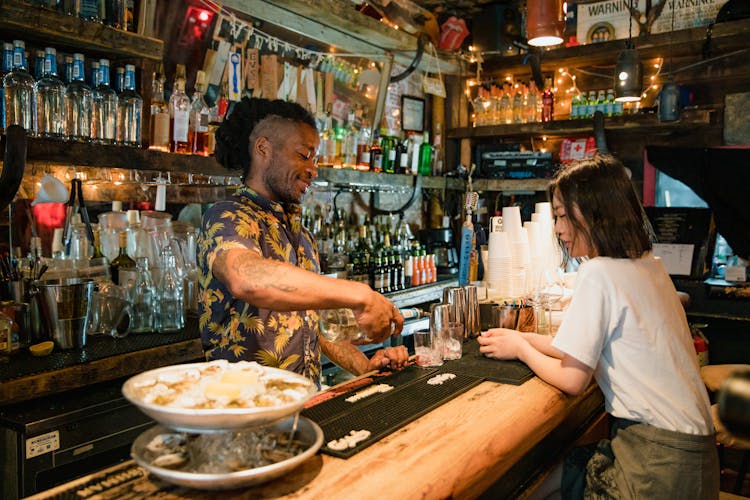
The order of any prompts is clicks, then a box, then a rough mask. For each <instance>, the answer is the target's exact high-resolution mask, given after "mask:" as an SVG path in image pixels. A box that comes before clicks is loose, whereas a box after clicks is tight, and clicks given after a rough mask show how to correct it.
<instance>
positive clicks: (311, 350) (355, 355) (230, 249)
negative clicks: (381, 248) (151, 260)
mask: <svg viewBox="0 0 750 500" xmlns="http://www.w3.org/2000/svg"><path fill="white" fill-rule="evenodd" d="M318 142H319V138H318V131H317V129H316V124H315V119H314V118H313V116H312V115H311V114H310V113H309V112H307V111H306V110H305V109H304V108H302V107H301V106H300V105H298V104H296V103H292V102H286V101H281V100H273V101H272V100H268V99H257V98H252V99H250V98H244V99H243V100H242V101H240V102H238V103H237V104H236V105H235V106H234V109H233V111H232V113H231V115H229V117H227V118H226V119H225V120H224V122H223V123H222V125H221V126H220V127H219V129H218V131H217V134H216V158H217V160H218V161H219V162H220V163H221V164H222V165H223V166H224V167H225V168H227V169H237V170H240V171H241V172H242V179H243V184H244V185H243V186H242V187H241V188H240V189H238V191H237V192H236V193H235V194H234V195H233V196H231V197H230V198H229V199H227V200H225V201H220V202H217V203H216V204H215V205H213V206H212V207H211V208H209V209H208V210H207V211H206V213H205V214H204V216H203V220H202V223H201V232H200V236H199V239H198V247H199V254H198V265H199V267H200V271H201V280H200V286H201V307H202V311H201V316H200V330H201V338H202V342H203V349H204V352H205V355H206V359H207V360H212V359H226V360H229V361H240V360H250V361H258V362H259V363H261V364H263V365H266V366H273V367H278V368H284V369H287V370H291V371H294V372H297V373H300V374H303V375H305V376H306V377H308V378H310V379H311V380H313V381H315V382H316V383H319V380H320V375H321V363H320V353H321V351H322V352H323V353H324V354H325V355H326V356H327V357H328V358H329V359H330V360H332V361H333V362H334V363H336V364H337V365H339V366H340V367H342V368H343V369H345V370H346V371H348V372H351V373H353V374H355V375H359V374H362V373H365V372H367V371H370V370H375V369H380V368H392V369H400V368H403V367H404V366H405V365H406V362H407V358H408V353H407V351H406V349H405V348H404V347H403V346H398V347H389V348H386V349H381V350H378V351H377V352H376V353H375V355H374V356H373V357H372V358H370V359H368V358H367V357H366V356H365V355H364V354H363V353H362V352H361V351H360V350H359V349H357V347H356V346H355V345H353V344H352V343H350V342H346V341H342V342H335V343H334V342H330V341H328V340H326V339H325V338H323V337H322V336H321V335H320V333H319V327H318V314H317V310H320V309H335V308H349V309H352V310H353V311H354V314H355V317H356V320H357V323H358V324H359V326H360V328H361V329H362V331H363V332H364V333H365V334H366V337H367V338H369V339H371V341H372V342H382V341H383V340H385V339H386V338H388V337H389V336H390V335H393V334H399V333H400V332H401V329H402V327H403V322H404V320H403V317H402V316H401V314H400V313H399V311H398V309H397V308H396V307H395V306H394V305H393V303H391V302H390V301H389V300H388V299H386V298H385V297H384V296H383V295H381V294H379V293H376V292H374V291H373V290H372V289H371V288H370V287H369V286H367V285H366V284H363V283H357V282H353V281H347V280H338V279H334V278H328V277H325V276H321V275H320V274H319V272H320V264H319V259H318V251H317V248H316V245H315V241H314V240H313V238H312V235H311V234H310V232H309V231H308V230H307V229H305V228H304V227H303V226H302V224H301V217H300V214H301V208H300V206H299V202H300V200H301V198H302V196H303V195H304V194H305V193H306V192H307V190H308V188H309V187H310V184H311V183H312V181H313V179H315V177H316V176H317V156H316V152H317V149H318Z"/></svg>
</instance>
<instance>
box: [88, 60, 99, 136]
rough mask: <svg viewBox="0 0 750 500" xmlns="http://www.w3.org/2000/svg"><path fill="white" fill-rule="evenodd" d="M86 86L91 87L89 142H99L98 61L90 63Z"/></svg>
mask: <svg viewBox="0 0 750 500" xmlns="http://www.w3.org/2000/svg"><path fill="white" fill-rule="evenodd" d="M87 84H88V86H89V87H91V142H97V143H100V142H101V137H100V135H99V127H100V124H101V120H102V116H101V98H100V96H99V90H98V89H97V87H98V86H99V61H91V71H90V72H89V80H88V82H87Z"/></svg>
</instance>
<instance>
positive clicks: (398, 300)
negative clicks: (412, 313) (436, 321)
mask: <svg viewBox="0 0 750 500" xmlns="http://www.w3.org/2000/svg"><path fill="white" fill-rule="evenodd" d="M454 286H458V278H455V279H447V280H441V281H437V282H435V283H430V284H427V285H420V286H417V287H414V288H407V289H406V290H401V291H400V292H393V293H387V294H386V297H388V299H390V301H391V302H393V304H394V305H395V306H396V307H400V308H403V307H411V306H416V305H419V304H424V303H426V302H433V301H436V300H442V299H443V289H444V288H448V287H454Z"/></svg>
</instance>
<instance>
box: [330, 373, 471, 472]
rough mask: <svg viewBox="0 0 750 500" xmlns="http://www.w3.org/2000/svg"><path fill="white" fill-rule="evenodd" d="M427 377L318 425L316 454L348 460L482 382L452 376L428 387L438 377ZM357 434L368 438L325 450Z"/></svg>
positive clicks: (460, 375)
mask: <svg viewBox="0 0 750 500" xmlns="http://www.w3.org/2000/svg"><path fill="white" fill-rule="evenodd" d="M431 375H432V376H431V377H420V378H418V379H417V380H415V381H413V382H410V383H408V384H406V385H403V386H401V387H398V388H394V389H393V390H392V391H389V392H386V393H384V394H382V397H380V398H378V399H373V400H372V401H370V400H369V398H367V399H365V400H363V401H362V403H364V404H359V405H357V406H356V407H354V408H352V409H350V410H349V411H347V412H344V413H341V414H339V415H338V416H337V417H336V418H333V419H328V420H326V421H324V422H318V424H319V425H320V427H321V428H322V429H323V434H324V435H325V441H324V443H323V446H322V448H321V449H320V451H322V452H323V453H327V454H329V455H333V456H335V457H339V458H349V457H351V456H352V455H354V454H356V453H359V452H360V451H362V450H364V449H365V448H367V447H368V446H370V445H371V444H373V443H375V442H377V441H379V440H380V439H382V438H383V437H385V436H387V435H389V434H392V433H393V432H394V431H396V430H398V429H400V428H401V427H403V426H404V425H406V424H408V423H409V422H412V421H413V420H416V419H417V418H419V417H421V416H422V415H424V414H426V413H428V412H430V411H432V410H433V409H435V408H437V407H438V406H440V405H442V404H444V403H446V402H448V401H450V400H451V399H453V398H455V397H456V396H458V395H459V394H462V393H464V392H466V391H468V390H469V389H471V388H472V387H474V386H476V385H478V384H480V383H481V382H482V379H481V378H476V377H471V376H468V375H462V374H455V377H454V378H449V379H446V380H444V381H443V382H442V383H440V384H428V383H427V382H428V381H430V380H434V378H435V377H436V376H437V375H438V374H437V372H435V373H432V374H431ZM360 430H367V431H369V432H370V435H369V436H368V437H367V438H365V439H363V440H361V441H359V442H358V443H357V444H356V445H355V446H354V447H352V448H346V449H344V450H334V449H331V448H330V447H329V444H330V442H331V441H333V440H339V439H341V438H343V437H345V436H347V435H348V434H350V433H351V432H352V431H355V432H356V431H360Z"/></svg>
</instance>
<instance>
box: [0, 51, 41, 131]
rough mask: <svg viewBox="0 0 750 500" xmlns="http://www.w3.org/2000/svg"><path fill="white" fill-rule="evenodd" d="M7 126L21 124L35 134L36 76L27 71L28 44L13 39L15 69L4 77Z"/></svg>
mask: <svg viewBox="0 0 750 500" xmlns="http://www.w3.org/2000/svg"><path fill="white" fill-rule="evenodd" d="M3 87H4V89H5V126H6V127H8V126H10V125H20V126H21V127H23V128H25V129H26V132H27V133H29V134H32V135H33V134H34V133H35V132H36V131H35V130H34V116H33V101H34V78H33V77H32V76H31V75H30V74H29V73H28V71H26V44H25V43H24V42H23V41H21V40H13V69H12V70H11V71H10V72H9V73H8V74H7V75H5V76H4V77H3Z"/></svg>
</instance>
